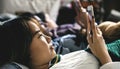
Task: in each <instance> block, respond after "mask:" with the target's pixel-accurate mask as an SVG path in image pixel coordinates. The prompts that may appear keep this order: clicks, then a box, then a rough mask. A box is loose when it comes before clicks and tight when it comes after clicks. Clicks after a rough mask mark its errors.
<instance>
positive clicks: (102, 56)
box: [87, 16, 112, 64]
mask: <svg viewBox="0 0 120 69" xmlns="http://www.w3.org/2000/svg"><path fill="white" fill-rule="evenodd" d="M91 32H92V34H91ZM87 40H88V43H89V48H90V49H91V51H92V53H93V54H94V55H95V56H96V57H97V58H98V59H99V60H100V61H101V63H102V64H105V63H108V62H111V61H112V60H111V58H110V56H109V53H108V50H107V47H106V44H105V41H104V39H103V36H102V32H101V31H100V29H99V28H98V27H97V25H95V18H94V16H92V20H91V22H88V23H87Z"/></svg>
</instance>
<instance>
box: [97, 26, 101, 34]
mask: <svg viewBox="0 0 120 69" xmlns="http://www.w3.org/2000/svg"><path fill="white" fill-rule="evenodd" d="M96 29H97V33H98V34H99V35H102V31H101V30H100V29H99V28H98V27H96Z"/></svg>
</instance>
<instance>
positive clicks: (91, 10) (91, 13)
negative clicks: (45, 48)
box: [87, 5, 95, 36]
mask: <svg viewBox="0 0 120 69" xmlns="http://www.w3.org/2000/svg"><path fill="white" fill-rule="evenodd" d="M87 11H88V14H89V15H88V16H89V19H90V34H91V36H92V35H93V33H92V29H91V28H92V22H93V19H94V18H95V17H94V10H93V6H92V5H89V6H88V7H87Z"/></svg>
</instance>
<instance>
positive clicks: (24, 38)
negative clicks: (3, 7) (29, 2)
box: [0, 16, 32, 66]
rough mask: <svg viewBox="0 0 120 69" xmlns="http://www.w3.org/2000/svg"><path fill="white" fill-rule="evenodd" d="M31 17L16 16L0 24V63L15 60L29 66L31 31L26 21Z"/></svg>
mask: <svg viewBox="0 0 120 69" xmlns="http://www.w3.org/2000/svg"><path fill="white" fill-rule="evenodd" d="M31 17H32V16H31ZM31 17H27V16H21V17H17V18H15V19H13V20H10V21H7V22H5V23H4V24H3V25H2V26H0V65H2V64H4V63H7V62H11V61H15V62H18V63H21V64H23V65H26V66H29V62H30V54H29V46H30V43H31V41H32V33H31V31H30V29H29V25H28V23H29V22H28V21H29V20H30V19H31Z"/></svg>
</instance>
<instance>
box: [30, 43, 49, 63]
mask: <svg viewBox="0 0 120 69" xmlns="http://www.w3.org/2000/svg"><path fill="white" fill-rule="evenodd" d="M45 45H47V44H45V43H40V42H37V41H36V42H32V44H31V46H30V52H31V59H32V61H33V62H35V63H39V64H44V63H48V62H50V60H51V53H50V49H49V46H45Z"/></svg>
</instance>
